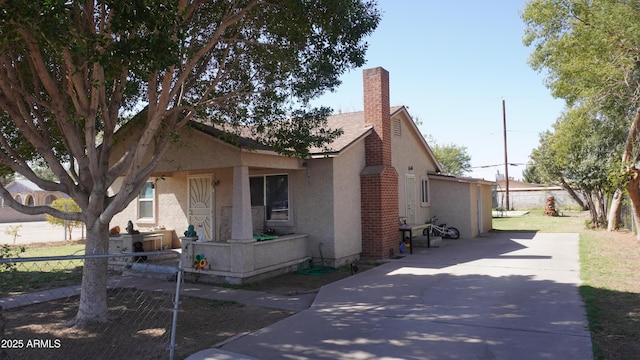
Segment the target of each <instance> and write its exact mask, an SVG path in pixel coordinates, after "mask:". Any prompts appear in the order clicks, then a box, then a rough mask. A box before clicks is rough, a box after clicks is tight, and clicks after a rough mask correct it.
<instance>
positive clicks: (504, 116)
mask: <svg viewBox="0 0 640 360" xmlns="http://www.w3.org/2000/svg"><path fill="white" fill-rule="evenodd" d="M502 127H503V129H504V180H505V184H506V187H505V196H506V197H507V211H509V162H508V161H507V112H506V110H505V104H504V99H502Z"/></svg>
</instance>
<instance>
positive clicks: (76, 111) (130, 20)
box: [0, 0, 380, 325]
mask: <svg viewBox="0 0 640 360" xmlns="http://www.w3.org/2000/svg"><path fill="white" fill-rule="evenodd" d="M379 19H380V15H379V12H378V10H377V9H376V4H375V2H374V1H369V0H235V1H231V0H175V1H172V0H106V1H99V0H83V1H69V0H47V1H32V0H4V1H0V65H1V66H0V109H1V110H2V111H1V112H0V124H1V126H2V132H1V134H0V164H2V170H3V171H4V172H17V173H20V174H21V175H23V176H24V177H26V178H27V179H29V180H31V181H33V182H34V183H36V184H37V185H38V186H40V187H41V188H42V189H45V190H48V191H62V192H64V193H66V194H69V196H70V197H71V198H72V199H73V200H74V201H75V202H76V203H77V204H78V206H79V207H80V209H81V210H82V211H81V212H80V213H65V212H62V211H59V210H56V209H55V208H53V207H49V206H34V207H27V206H24V205H22V204H19V203H17V202H15V201H14V200H13V199H12V198H11V196H10V194H9V193H8V192H7V191H6V189H5V188H4V187H1V186H0V194H1V195H2V196H3V197H4V199H5V203H6V204H8V205H9V206H11V207H12V208H14V209H16V210H18V211H21V212H24V213H28V214H42V213H46V214H50V215H52V216H55V217H58V218H62V219H66V220H81V221H82V222H84V223H85V224H86V227H87V243H86V253H87V254H102V253H106V252H107V248H108V232H109V229H108V226H109V221H110V220H111V219H112V217H113V216H114V215H115V214H116V213H118V212H120V211H121V210H123V209H124V208H125V207H126V206H127V204H128V203H129V202H131V201H132V200H133V199H134V198H135V197H136V195H137V194H138V192H139V190H140V189H141V187H142V186H143V185H144V183H145V181H146V180H147V178H148V177H149V175H150V174H151V172H152V170H153V169H154V167H155V166H156V164H157V163H158V162H159V160H160V159H161V157H162V156H163V154H164V153H165V151H166V150H167V148H168V146H169V144H170V143H171V142H172V141H175V140H176V134H177V130H179V129H180V128H182V127H183V126H185V124H187V123H188V122H189V121H190V120H193V119H196V118H197V119H199V120H200V121H204V120H207V121H210V122H211V123H212V124H213V125H216V126H219V127H221V128H224V129H226V130H230V131H231V130H233V129H235V128H239V127H243V128H245V129H252V130H253V132H254V136H256V137H257V138H260V139H262V140H264V141H266V142H267V143H269V144H270V145H272V146H274V148H275V149H277V150H279V151H282V152H284V153H287V154H292V155H295V154H298V155H304V152H305V151H306V149H307V148H308V147H309V145H310V144H312V145H320V144H322V143H323V142H326V141H327V140H329V139H331V138H332V137H334V136H336V133H335V132H330V131H326V130H323V125H324V124H325V123H326V115H327V114H328V112H329V111H328V109H325V108H320V109H309V108H307V104H308V101H309V100H311V99H313V98H314V97H316V96H317V95H319V94H321V93H323V92H325V91H327V90H332V89H334V88H335V87H336V86H337V85H338V84H339V76H340V75H341V74H342V73H344V72H345V71H347V70H349V69H352V68H355V67H359V66H361V65H362V64H363V63H364V55H365V51H366V43H364V42H363V38H364V37H365V36H366V35H368V34H370V33H371V32H372V31H373V30H374V29H375V27H376V26H377V24H378V22H379ZM134 115H135V116H134ZM121 128H126V132H127V133H132V132H135V134H136V136H135V141H133V142H132V143H131V145H130V146H129V147H128V150H127V151H126V152H125V153H124V154H122V156H120V157H119V158H117V159H111V157H112V156H113V153H112V150H113V148H114V144H116V143H117V142H118V141H119V140H120V138H121V136H122V135H123V133H124V131H121V132H118V129H121ZM298 135H299V136H298ZM210 156H215V154H211V155H210ZM148 159H150V160H148ZM34 162H35V163H46V164H47V166H49V167H50V168H51V170H52V171H53V173H54V174H55V176H56V177H57V179H58V181H51V180H47V179H43V178H41V177H39V176H38V175H37V173H36V172H34V171H33V169H32V168H31V167H30V164H32V163H34ZM118 177H122V187H121V189H122V190H121V191H119V192H118V193H116V194H113V195H109V194H108V192H107V191H108V189H109V188H110V186H111V185H112V184H113V182H114V180H115V179H116V178H118ZM106 270H107V263H106V261H105V260H87V261H86V262H85V266H84V271H83V278H82V293H81V297H80V305H79V310H78V314H77V316H76V324H77V325H82V324H85V323H87V322H90V321H104V320H105V319H106V316H107V303H106V282H107V271H106Z"/></svg>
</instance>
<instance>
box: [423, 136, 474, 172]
mask: <svg viewBox="0 0 640 360" xmlns="http://www.w3.org/2000/svg"><path fill="white" fill-rule="evenodd" d="M425 138H426V139H427V142H428V143H429V146H430V147H431V150H432V151H433V155H434V156H435V157H436V160H438V162H439V163H440V165H441V168H442V169H441V170H442V173H443V174H444V175H451V176H464V175H465V174H468V173H469V172H470V171H471V155H469V151H468V149H467V147H466V146H463V145H456V144H439V143H438V142H437V141H436V139H435V138H434V137H433V136H431V135H425Z"/></svg>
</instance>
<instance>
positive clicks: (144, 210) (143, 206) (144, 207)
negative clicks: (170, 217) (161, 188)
mask: <svg viewBox="0 0 640 360" xmlns="http://www.w3.org/2000/svg"><path fill="white" fill-rule="evenodd" d="M155 199H156V191H155V189H154V184H153V182H152V181H147V182H146V183H145V184H144V186H143V187H142V189H140V192H139V193H138V220H142V221H153V220H155V208H156V206H155V203H156V201H155Z"/></svg>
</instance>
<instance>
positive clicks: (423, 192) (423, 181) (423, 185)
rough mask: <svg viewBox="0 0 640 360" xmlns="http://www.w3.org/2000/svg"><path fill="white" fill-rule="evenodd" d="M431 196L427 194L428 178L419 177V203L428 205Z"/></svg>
mask: <svg viewBox="0 0 640 360" xmlns="http://www.w3.org/2000/svg"><path fill="white" fill-rule="evenodd" d="M430 200H431V196H430V194H429V178H428V177H426V176H422V177H421V178H420V205H421V206H429V201H430Z"/></svg>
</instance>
